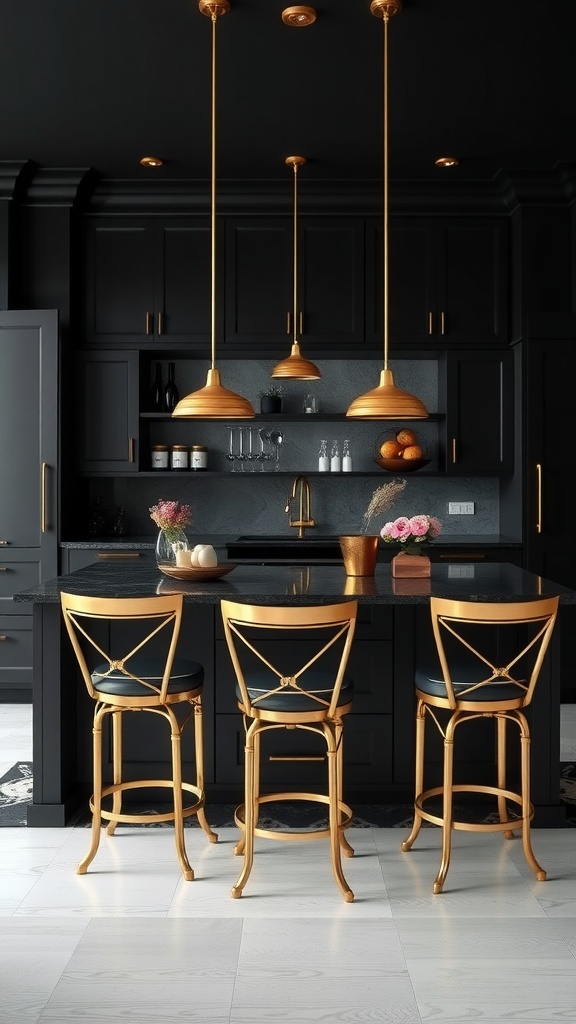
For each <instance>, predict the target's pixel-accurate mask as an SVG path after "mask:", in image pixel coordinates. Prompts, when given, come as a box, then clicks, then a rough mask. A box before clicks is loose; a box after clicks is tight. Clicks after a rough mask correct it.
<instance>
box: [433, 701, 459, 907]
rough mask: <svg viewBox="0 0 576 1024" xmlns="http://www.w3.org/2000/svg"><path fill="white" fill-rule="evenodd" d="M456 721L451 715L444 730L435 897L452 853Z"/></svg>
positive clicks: (454, 716) (439, 889)
mask: <svg viewBox="0 0 576 1024" xmlns="http://www.w3.org/2000/svg"><path fill="white" fill-rule="evenodd" d="M457 721H458V719H457V716H456V715H453V716H452V718H451V719H450V721H449V723H448V726H447V728H446V736H445V739H444V778H443V789H444V792H443V795H442V819H443V824H442V860H441V861H440V867H439V869H438V874H437V875H436V878H435V879H434V884H433V886H432V892H433V893H434V894H435V895H437V894H438V893H441V892H442V888H443V886H444V882H445V881H446V875H447V874H448V868H449V867H450V854H451V852H452V799H453V797H452V781H453V766H454V728H455V725H456V723H457Z"/></svg>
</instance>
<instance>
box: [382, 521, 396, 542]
mask: <svg viewBox="0 0 576 1024" xmlns="http://www.w3.org/2000/svg"><path fill="white" fill-rule="evenodd" d="M393 526H394V523H385V525H384V526H383V527H382V529H381V530H380V536H381V537H383V538H384V539H386V537H392V528H393Z"/></svg>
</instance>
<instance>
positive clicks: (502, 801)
mask: <svg viewBox="0 0 576 1024" xmlns="http://www.w3.org/2000/svg"><path fill="white" fill-rule="evenodd" d="M496 729H497V751H498V781H497V786H498V789H502V790H504V789H506V719H505V718H502V717H501V716H500V715H496ZM498 815H499V817H500V821H507V819H508V817H509V815H508V809H507V807H506V798H505V797H504V796H499V797H498ZM504 836H505V837H506V839H514V832H513V830H512V829H506V831H505V833H504Z"/></svg>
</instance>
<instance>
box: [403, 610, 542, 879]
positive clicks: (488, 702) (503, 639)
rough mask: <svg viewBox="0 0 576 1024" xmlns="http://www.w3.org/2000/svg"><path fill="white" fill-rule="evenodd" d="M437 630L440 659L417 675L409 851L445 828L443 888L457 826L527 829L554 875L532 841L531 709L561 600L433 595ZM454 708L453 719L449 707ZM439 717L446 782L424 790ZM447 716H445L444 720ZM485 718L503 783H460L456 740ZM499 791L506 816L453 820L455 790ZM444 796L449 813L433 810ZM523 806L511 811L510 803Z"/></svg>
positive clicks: (526, 840) (527, 851) (534, 864)
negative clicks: (513, 739)
mask: <svg viewBox="0 0 576 1024" xmlns="http://www.w3.org/2000/svg"><path fill="white" fill-rule="evenodd" d="M430 612H431V616H432V628H433V632H434V639H435V642H436V650H437V654H438V659H439V663H438V665H434V666H432V667H427V668H420V669H418V670H417V672H416V697H417V709H416V773H415V774H416V780H415V791H416V794H415V799H414V823H413V826H412V831H411V833H410V835H409V836H408V838H407V839H406V840H405V841H404V842H403V843H402V847H401V848H402V850H403V851H407V850H410V849H411V847H412V845H413V843H414V840H415V839H416V837H417V835H418V833H419V831H420V828H421V825H422V821H423V820H424V821H430V822H432V823H433V824H435V825H440V826H441V827H442V830H443V831H442V860H441V863H440V868H439V870H438V874H437V875H436V879H435V881H434V885H433V890H432V891H433V892H434V893H440V892H442V888H443V885H444V882H445V879H446V875H447V872H448V868H449V865H450V851H451V838H452V830H453V829H456V830H461V831H469V832H504V834H505V836H506V838H507V839H512V838H513V837H514V830H515V829H519V828H521V829H522V844H523V849H524V855H525V857H526V860H527V861H528V863H529V865H530V867H531V868H532V870H533V871H534V873H535V875H536V877H537V879H538V880H539V881H544V880H545V879H546V872H545V871H544V870H543V869H542V868H541V867H540V865H539V864H538V861H537V860H536V858H535V856H534V853H533V851H532V845H531V842H530V822H531V820H532V818H533V817H534V807H533V805H532V803H531V801H530V729H529V726H528V722H527V720H526V717H525V715H524V714H523V710H522V709H523V708H525V707H527V706H528V704H530V702H531V700H532V696H533V694H534V689H535V687H536V683H537V681H538V676H539V674H540V669H541V667H542V662H543V660H544V655H545V654H546V650H547V648H548V644H549V643H550V638H551V636H552V630H553V629H554V624H555V622H556V617H557V613H558V598H557V597H551V598H543V599H536V600H530V601H522V602H518V603H516V602H514V603H512V602H511V603H505V602H504V603H491V602H490V603H487V602H476V601H450V600H445V599H443V598H437V597H432V598H431V600H430ZM436 709H444V710H445V711H446V712H447V721H446V724H445V725H442V720H444V716H443V712H442V711H440V713H438V712H437V710H436ZM428 717H431V718H432V720H433V722H434V724H435V725H436V727H437V728H438V730H439V731H440V733H441V735H442V737H443V741H444V768H443V784H442V785H441V786H435V787H433V788H430V789H425V788H424V745H425V727H426V719H427V718H428ZM441 717H442V720H441ZM479 717H484V718H493V719H494V721H495V723H496V770H497V779H496V785H495V786H487V785H469V784H463V783H458V784H455V783H454V782H453V759H454V742H455V737H456V730H457V727H458V726H459V725H461V724H463V723H465V722H470V721H472V720H474V719H478V718H479ZM509 722H515V723H516V725H517V726H518V729H519V731H520V761H521V765H520V770H521V783H520V792H512V791H511V790H509V789H508V788H507V783H506V727H507V724H508V723H509ZM466 792H467V793H481V794H488V795H492V796H496V798H497V806H498V821H494V822H482V823H473V822H470V821H456V820H454V818H453V811H452V802H453V795H454V793H466ZM439 796H441V797H442V812H441V814H434V813H432V811H431V810H430V809H429V806H428V808H427V806H426V805H427V802H428V801H429V800H430V799H431V798H432V797H439ZM508 801H509V802H511V803H512V804H516V805H518V807H519V815H518V816H516V817H513V816H511V814H510V812H509V811H508V807H507V802H508Z"/></svg>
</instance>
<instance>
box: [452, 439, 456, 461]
mask: <svg viewBox="0 0 576 1024" xmlns="http://www.w3.org/2000/svg"><path fill="white" fill-rule="evenodd" d="M452 465H453V466H455V465H456V438H455V437H453V438H452Z"/></svg>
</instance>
